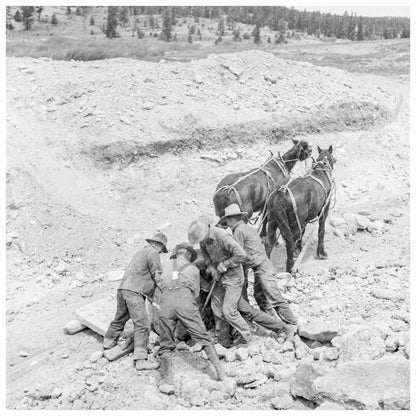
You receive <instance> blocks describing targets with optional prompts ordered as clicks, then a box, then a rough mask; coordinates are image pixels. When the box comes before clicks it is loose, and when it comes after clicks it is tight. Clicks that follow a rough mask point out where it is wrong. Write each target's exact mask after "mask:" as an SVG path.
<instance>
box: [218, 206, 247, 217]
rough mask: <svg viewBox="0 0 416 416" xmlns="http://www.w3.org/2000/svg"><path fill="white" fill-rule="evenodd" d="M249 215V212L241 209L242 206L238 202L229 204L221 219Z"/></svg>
mask: <svg viewBox="0 0 416 416" xmlns="http://www.w3.org/2000/svg"><path fill="white" fill-rule="evenodd" d="M244 216H245V217H247V216H248V214H247V212H245V211H241V209H240V207H239V206H238V205H237V204H231V205H228V207H226V208H225V211H224V215H223V216H222V217H221V219H220V221H223V220H225V219H226V218H229V217H244Z"/></svg>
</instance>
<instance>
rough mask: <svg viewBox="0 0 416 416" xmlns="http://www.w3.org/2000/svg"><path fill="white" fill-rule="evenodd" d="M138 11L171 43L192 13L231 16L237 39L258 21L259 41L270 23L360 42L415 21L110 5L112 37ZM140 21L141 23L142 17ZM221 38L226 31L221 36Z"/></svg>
mask: <svg viewBox="0 0 416 416" xmlns="http://www.w3.org/2000/svg"><path fill="white" fill-rule="evenodd" d="M92 9H93V8H92V7H76V8H75V10H74V11H72V9H71V7H70V6H68V7H66V15H71V14H72V13H74V14H76V15H85V14H86V13H87V12H89V11H90V10H92ZM9 10H10V7H9V6H8V7H7V8H6V14H7V19H6V20H7V25H8V29H12V27H10V26H12V24H11V19H10V16H9ZM42 10H43V7H41V6H37V7H31V6H24V7H20V10H17V11H16V13H15V15H14V20H15V21H20V22H23V26H24V28H25V30H30V29H31V28H32V24H33V21H34V15H35V14H37V17H38V20H39V19H40V15H41V13H42ZM138 15H147V16H149V18H150V19H151V20H152V19H153V16H154V15H161V16H162V21H163V24H162V26H163V27H162V30H161V33H160V36H159V37H160V38H162V39H163V40H166V41H170V40H171V39H172V38H173V36H172V30H173V27H174V26H175V24H176V22H177V19H178V18H184V17H188V16H192V17H193V18H194V20H195V21H196V22H198V21H199V18H205V19H210V20H211V21H214V20H215V21H219V22H221V20H223V19H224V18H225V24H226V25H227V26H228V29H230V30H232V31H233V35H234V37H236V33H235V30H237V29H236V25H237V24H238V23H244V24H250V25H254V26H255V36H256V38H257V39H259V36H260V30H261V28H263V27H266V26H267V27H269V28H270V29H271V30H273V31H279V32H280V33H282V32H283V36H285V35H286V32H292V33H293V32H302V33H307V34H308V35H313V36H317V37H335V38H339V39H350V40H358V41H361V40H373V39H382V38H384V39H393V38H397V37H402V38H409V37H410V19H409V18H407V17H366V16H357V15H356V14H348V13H347V12H345V13H344V14H342V15H338V14H332V13H322V12H319V11H313V12H310V11H306V10H303V11H300V10H297V9H295V8H294V7H291V8H289V7H284V6H221V7H219V6H173V7H169V6H120V7H118V6H117V7H115V6H109V7H108V8H107V22H106V28H105V33H106V35H107V36H108V37H110V38H111V37H116V36H117V35H118V33H117V26H118V25H122V26H125V25H126V24H128V23H129V17H130V16H138ZM51 20H52V21H51V23H52V24H57V19H56V15H54V16H52V19H51ZM133 20H134V18H133ZM92 21H93V20H92ZM134 21H135V23H136V22H137V20H134ZM151 26H152V25H151ZM220 32H221V31H220ZM137 33H138V36H139V37H140V33H141V34H142V35H144V34H143V32H141V31H140V30H139V29H137ZM191 35H192V34H191V33H190V36H191ZM221 36H222V34H221V33H220V36H219V39H220V37H221ZM253 36H254V35H253Z"/></svg>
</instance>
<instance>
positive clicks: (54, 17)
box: [51, 13, 58, 26]
mask: <svg viewBox="0 0 416 416" xmlns="http://www.w3.org/2000/svg"><path fill="white" fill-rule="evenodd" d="M51 23H52V24H53V25H54V26H56V25H57V24H58V18H57V17H56V14H55V13H54V14H53V15H52V17H51Z"/></svg>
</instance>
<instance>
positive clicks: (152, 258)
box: [147, 251, 162, 285]
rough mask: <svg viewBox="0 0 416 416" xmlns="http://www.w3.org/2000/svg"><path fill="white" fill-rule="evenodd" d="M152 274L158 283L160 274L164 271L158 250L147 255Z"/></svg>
mask: <svg viewBox="0 0 416 416" xmlns="http://www.w3.org/2000/svg"><path fill="white" fill-rule="evenodd" d="M147 263H148V266H149V271H150V275H151V276H152V279H153V280H154V281H155V283H156V285H157V284H158V283H159V280H160V275H161V273H162V264H161V262H160V255H159V253H157V252H156V251H153V252H152V253H150V254H149V255H148V257H147Z"/></svg>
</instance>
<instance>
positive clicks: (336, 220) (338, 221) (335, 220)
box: [329, 217, 346, 227]
mask: <svg viewBox="0 0 416 416" xmlns="http://www.w3.org/2000/svg"><path fill="white" fill-rule="evenodd" d="M329 223H330V224H331V225H332V226H333V227H340V226H341V225H344V224H346V221H345V220H344V218H342V217H331V218H330V219H329Z"/></svg>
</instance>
